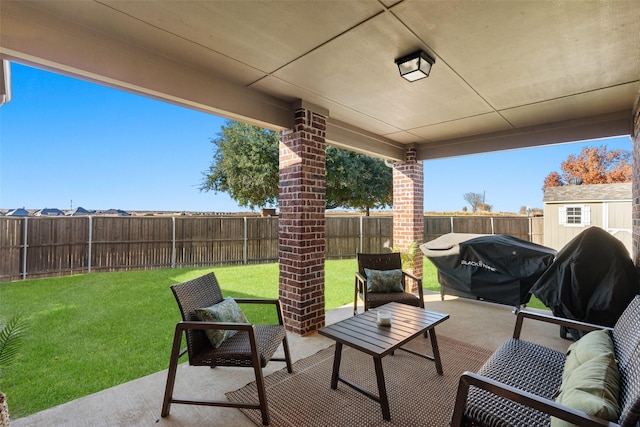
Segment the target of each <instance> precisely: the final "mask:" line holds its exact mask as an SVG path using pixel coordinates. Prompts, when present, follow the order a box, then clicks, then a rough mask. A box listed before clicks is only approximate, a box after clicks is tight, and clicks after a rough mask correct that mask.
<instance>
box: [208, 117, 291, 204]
mask: <svg viewBox="0 0 640 427" xmlns="http://www.w3.org/2000/svg"><path fill="white" fill-rule="evenodd" d="M277 141H278V137H277V135H276V133H275V132H273V131H270V130H267V129H262V128H260V127H258V126H249V125H245V124H243V123H239V122H234V121H227V123H226V125H225V126H222V131H221V132H220V133H219V134H218V137H217V138H216V139H213V140H212V141H211V142H212V143H213V144H214V145H215V146H216V148H215V151H214V154H213V161H212V163H211V166H209V171H208V172H205V173H203V175H204V180H203V182H202V184H201V186H200V190H201V191H215V192H218V191H220V192H223V193H228V194H229V196H231V198H232V199H233V200H235V201H236V202H238V204H239V205H240V206H246V207H249V208H250V209H252V210H253V209H254V208H256V207H265V206H275V205H276V204H277V201H278V182H279V177H278V156H279V153H278V143H277Z"/></svg>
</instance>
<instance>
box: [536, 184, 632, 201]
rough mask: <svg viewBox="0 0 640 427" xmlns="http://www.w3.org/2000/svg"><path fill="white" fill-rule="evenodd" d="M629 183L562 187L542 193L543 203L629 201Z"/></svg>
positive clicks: (551, 188)
mask: <svg viewBox="0 0 640 427" xmlns="http://www.w3.org/2000/svg"><path fill="white" fill-rule="evenodd" d="M631 197H632V196H631V183H630V182H622V183H616V184H591V185H563V186H561V187H549V188H547V189H546V190H545V191H544V197H543V198H542V201H543V202H547V203H548V202H551V203H552V202H575V201H582V202H586V201H606V200H631Z"/></svg>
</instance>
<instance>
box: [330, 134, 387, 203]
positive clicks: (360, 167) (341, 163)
mask: <svg viewBox="0 0 640 427" xmlns="http://www.w3.org/2000/svg"><path fill="white" fill-rule="evenodd" d="M392 175H393V172H392V170H391V168H389V167H387V166H386V165H385V164H384V161H382V160H380V159H375V158H373V157H369V156H365V155H363V154H358V153H354V152H353V151H348V150H342V149H340V148H336V147H332V146H329V147H327V195H326V202H327V209H335V208H355V209H359V210H362V211H365V212H366V214H367V215H369V210H370V209H375V208H384V207H385V206H391V205H392V204H393V176H392Z"/></svg>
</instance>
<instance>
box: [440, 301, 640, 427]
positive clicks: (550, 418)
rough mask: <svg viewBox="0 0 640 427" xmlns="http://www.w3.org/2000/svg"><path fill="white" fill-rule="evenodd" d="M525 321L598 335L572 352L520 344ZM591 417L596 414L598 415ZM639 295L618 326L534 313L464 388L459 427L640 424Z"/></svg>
mask: <svg viewBox="0 0 640 427" xmlns="http://www.w3.org/2000/svg"><path fill="white" fill-rule="evenodd" d="M524 319H534V320H539V321H545V322H551V323H555V324H559V325H561V326H566V327H572V328H576V329H582V330H585V331H591V332H589V333H587V334H586V335H584V336H583V337H582V338H580V339H579V340H578V341H576V342H574V343H572V344H571V346H570V347H569V351H568V352H567V354H566V355H565V354H563V353H561V352H558V351H556V350H552V349H549V348H547V347H544V346H542V345H539V344H535V343H532V342H528V341H525V340H521V339H520V331H521V329H522V325H523V321H524ZM585 411H589V412H591V415H589V414H587V413H586V412H585ZM639 419H640V296H636V297H635V298H634V299H633V300H632V301H631V303H630V304H629V306H628V307H627V308H626V309H625V311H624V312H623V313H622V315H621V317H620V318H619V319H618V321H617V322H616V324H615V326H614V327H613V328H606V327H601V326H598V325H593V324H588V323H584V322H578V321H573V320H567V319H563V318H559V317H555V316H548V315H542V314H536V313H532V312H528V311H521V312H519V313H518V317H517V320H516V325H515V329H514V334H513V338H511V339H508V340H507V341H505V342H504V343H503V344H502V345H501V346H500V347H499V348H498V349H497V350H496V351H495V353H494V354H493V355H492V356H491V357H490V358H489V360H488V361H487V362H486V363H485V364H484V365H483V367H482V368H481V369H480V371H479V372H478V373H471V372H465V373H464V374H463V375H462V376H461V377H460V381H459V384H458V391H457V396H456V402H455V408H454V411H453V417H452V421H451V425H452V426H455V427H457V426H492V427H497V426H523V427H524V426H527V427H529V426H549V425H551V426H554V427H555V426H568V425H579V426H627V427H630V426H637V425H638V420H639Z"/></svg>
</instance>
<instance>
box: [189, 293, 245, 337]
mask: <svg viewBox="0 0 640 427" xmlns="http://www.w3.org/2000/svg"><path fill="white" fill-rule="evenodd" d="M196 314H197V315H198V318H199V319H200V320H201V321H203V322H232V323H249V321H248V320H247V316H245V315H244V313H243V311H242V309H241V308H240V306H239V305H238V303H237V302H235V300H234V299H233V298H231V297H227V298H225V299H224V300H222V301H220V302H219V303H218V304H214V305H212V306H211V307H205V308H198V309H196ZM205 332H206V334H207V337H209V341H211V345H212V346H213V347H214V348H218V347H220V345H221V344H222V343H223V342H224V340H226V339H229V338H231V337H232V336H234V335H235V334H236V333H237V332H238V331H232V330H221V329H207V330H205Z"/></svg>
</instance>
